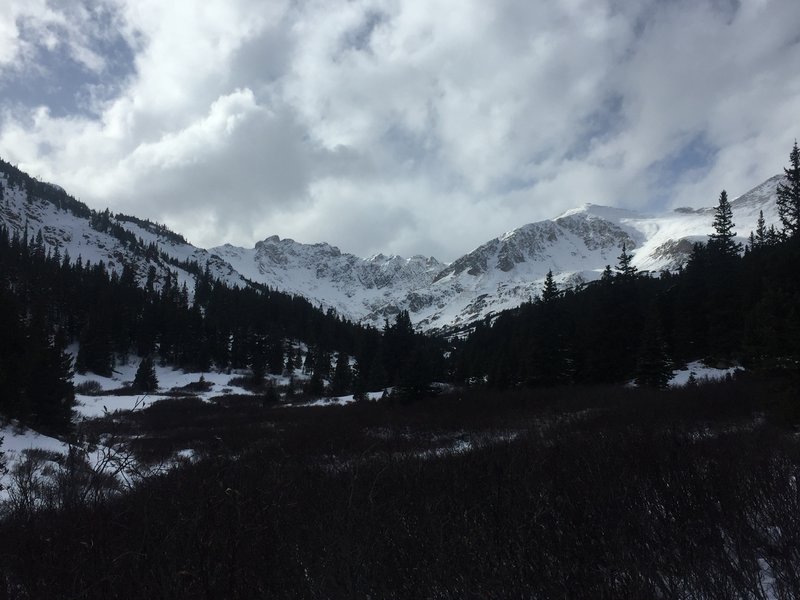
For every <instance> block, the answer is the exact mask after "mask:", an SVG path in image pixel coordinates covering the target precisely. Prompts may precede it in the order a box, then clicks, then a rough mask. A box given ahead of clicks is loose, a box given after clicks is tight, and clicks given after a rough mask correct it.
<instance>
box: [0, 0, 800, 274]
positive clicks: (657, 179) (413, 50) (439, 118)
mask: <svg viewBox="0 0 800 600" xmlns="http://www.w3.org/2000/svg"><path fill="white" fill-rule="evenodd" d="M11 5H12V9H11V10H10V11H6V14H5V15H4V16H0V86H2V82H3V81H12V80H13V81H14V82H15V85H14V89H28V90H31V92H30V93H28V94H27V95H24V94H18V95H17V97H14V98H11V99H9V98H7V99H6V100H5V101H0V103H2V104H0V106H2V117H0V118H1V119H2V120H1V121H0V155H2V156H3V157H4V158H6V159H8V160H12V161H14V162H17V163H19V164H20V166H21V167H22V168H25V169H28V170H30V171H31V172H33V173H34V174H36V175H39V176H41V177H44V178H47V179H50V180H53V181H56V182H58V183H59V184H60V185H62V186H64V187H66V188H67V189H69V190H70V191H72V192H73V193H75V194H76V195H79V196H80V197H81V198H83V199H84V200H85V201H87V202H89V203H90V204H91V205H92V206H94V207H97V208H102V207H104V206H106V205H108V206H109V207H111V208H112V210H119V211H125V212H133V213H135V214H139V215H141V216H147V217H150V218H155V219H158V220H161V221H166V222H167V223H168V224H169V225H170V226H172V227H174V228H175V229H177V230H179V231H181V232H182V233H185V234H186V235H187V237H189V238H190V239H191V240H192V241H194V242H195V243H198V244H202V245H207V246H209V245H216V244H221V243H223V242H232V243H236V244H241V245H252V244H253V243H254V242H255V241H257V240H258V239H263V238H264V237H266V236H268V235H271V234H273V233H278V234H280V235H281V236H285V237H293V238H295V239H298V240H300V241H306V242H315V241H322V240H325V241H329V242H331V243H333V244H336V245H338V246H340V247H341V248H342V250H344V251H353V252H356V253H359V254H362V255H368V254H372V253H376V252H379V251H384V252H398V253H402V254H416V253H422V254H428V255H429V254H435V255H437V256H439V257H440V258H443V259H450V260H451V259H453V258H455V257H457V256H458V255H459V254H461V253H464V252H467V251H469V250H470V249H472V248H473V247H475V246H477V245H478V244H480V243H482V242H484V241H486V240H487V239H488V238H490V237H493V236H495V235H498V234H499V233H502V232H503V231H505V230H509V229H512V228H514V227H517V226H519V225H522V224H524V223H526V222H529V221H532V220H536V219H542V218H548V217H553V216H556V215H557V214H559V213H561V212H563V211H564V210H565V209H567V208H570V207H572V206H575V205H578V204H581V203H583V202H587V201H591V202H596V203H605V204H613V205H618V206H626V207H628V208H638V209H641V210H646V211H654V210H661V209H664V208H667V207H670V206H676V205H695V206H697V205H710V204H713V202H715V199H716V197H717V196H718V193H719V190H720V189H722V188H723V187H725V188H727V189H728V190H729V192H731V193H732V194H733V195H735V194H736V193H740V192H744V191H746V189H747V188H749V187H750V186H752V185H755V184H757V183H759V182H760V181H761V180H763V179H765V178H766V177H768V176H770V175H772V174H774V173H775V172H777V171H779V170H780V168H781V167H782V166H783V164H784V162H785V156H786V154H787V152H788V149H789V147H790V145H791V142H792V139H793V138H794V137H796V136H797V135H798V132H797V131H793V130H792V127H793V126H796V125H795V123H796V119H795V116H796V115H797V114H798V110H800V85H798V83H797V78H796V76H795V71H796V65H797V64H800V44H799V43H798V41H800V38H799V37H798V35H797V33H796V31H795V25H796V23H798V22H800V5H799V4H798V3H796V2H794V0H760V1H758V2H746V3H739V2H735V1H733V0H731V1H726V0H699V1H697V0H692V1H689V0H674V1H672V2H660V1H658V0H646V1H644V2H634V1H632V0H630V1H628V0H604V1H597V0H559V1H558V2H548V3H530V2H522V1H519V0H499V1H498V2H492V3H487V2H483V1H480V0H458V1H456V0H431V1H430V2H426V3H419V2H413V1H411V0H304V1H302V2H288V1H286V2H280V1H277V0H276V1H270V2H261V1H256V0H226V1H222V0H209V1H207V2H204V3H202V5H198V4H197V3H195V2H191V1H189V0H175V1H174V2H168V3H164V2H160V1H157V0H105V1H104V2H93V3H91V4H88V3H87V4H78V5H76V7H77V8H75V9H74V10H71V11H66V10H63V9H60V8H53V7H57V6H60V5H56V4H48V3H47V2H45V1H44V0H31V1H29V2H26V3H25V4H22V3H21V2H18V0H12V2H11ZM56 49H60V50H61V51H63V50H66V52H65V55H66V59H64V60H65V61H66V62H62V63H59V64H60V68H59V69H57V70H56V69H53V67H52V63H51V62H49V61H50V60H51V59H48V57H49V56H51V55H52V54H53V53H54V52H56ZM62 53H64V52H62ZM23 65H24V68H22V66H23ZM70 65H72V67H71V70H70V69H66V70H65V68H66V67H68V66H70ZM37 69H38V70H39V71H41V72H48V71H50V72H55V71H58V72H59V73H68V74H69V81H62V82H60V83H59V85H56V86H53V85H52V81H53V78H52V77H50V78H49V82H50V88H51V91H50V92H49V93H43V92H42V90H45V89H48V88H47V87H46V86H45V84H44V83H43V81H44V80H45V79H47V78H44V79H43V78H42V77H41V76H39V77H38V79H37V76H36V75H35V73H36V72H37ZM32 74H33V75H32ZM26 86H27V87H26ZM8 89H10V88H8ZM37 94H38V95H37ZM66 96H69V98H71V99H72V100H70V101H67V100H64V98H65V97H66ZM39 99H41V100H39ZM76 99H77V100H76Z"/></svg>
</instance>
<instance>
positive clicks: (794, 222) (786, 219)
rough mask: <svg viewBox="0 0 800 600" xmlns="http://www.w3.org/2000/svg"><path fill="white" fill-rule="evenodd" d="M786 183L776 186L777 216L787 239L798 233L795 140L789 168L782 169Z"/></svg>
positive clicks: (799, 153) (799, 181)
mask: <svg viewBox="0 0 800 600" xmlns="http://www.w3.org/2000/svg"><path fill="white" fill-rule="evenodd" d="M783 171H784V174H785V177H786V183H779V184H778V190H777V193H778V214H779V215H780V217H781V223H783V232H784V234H785V235H786V236H787V237H794V236H796V235H798V233H800V149H798V147H797V140H795V142H794V146H793V147H792V151H791V152H790V153H789V168H784V169H783Z"/></svg>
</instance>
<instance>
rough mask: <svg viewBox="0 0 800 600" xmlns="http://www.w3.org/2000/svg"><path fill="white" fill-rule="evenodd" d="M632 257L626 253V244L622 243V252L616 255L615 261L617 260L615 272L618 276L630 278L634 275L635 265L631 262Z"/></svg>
mask: <svg viewBox="0 0 800 600" xmlns="http://www.w3.org/2000/svg"><path fill="white" fill-rule="evenodd" d="M632 259H633V257H631V255H630V254H628V248H627V246H626V245H625V244H624V243H623V244H622V253H621V254H620V255H619V256H618V257H617V261H619V262H618V263H617V273H618V274H619V277H620V278H622V279H626V280H630V279H633V278H634V277H636V267H634V266H633V265H632V264H631V260H632Z"/></svg>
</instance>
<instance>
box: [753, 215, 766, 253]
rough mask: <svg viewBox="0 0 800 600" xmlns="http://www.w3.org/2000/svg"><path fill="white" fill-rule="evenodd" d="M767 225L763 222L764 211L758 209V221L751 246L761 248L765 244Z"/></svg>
mask: <svg viewBox="0 0 800 600" xmlns="http://www.w3.org/2000/svg"><path fill="white" fill-rule="evenodd" d="M767 235H768V232H767V225H766V223H765V222H764V211H763V210H760V211H758V222H757V223H756V234H755V239H754V245H753V248H763V247H764V246H766V244H767Z"/></svg>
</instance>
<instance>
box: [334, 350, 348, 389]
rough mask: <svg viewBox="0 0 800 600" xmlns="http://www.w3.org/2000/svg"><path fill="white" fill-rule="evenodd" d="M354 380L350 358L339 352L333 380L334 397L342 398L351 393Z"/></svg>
mask: <svg viewBox="0 0 800 600" xmlns="http://www.w3.org/2000/svg"><path fill="white" fill-rule="evenodd" d="M352 380H353V373H352V371H351V369H350V357H349V356H347V354H345V353H344V352H339V356H338V357H337V359H336V368H335V369H334V372H333V380H332V381H331V394H333V395H334V396H342V395H344V394H346V393H347V392H348V391H350V386H351V384H352Z"/></svg>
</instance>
